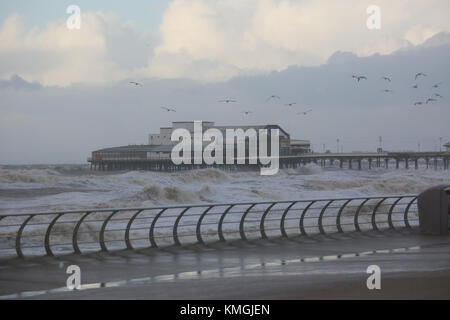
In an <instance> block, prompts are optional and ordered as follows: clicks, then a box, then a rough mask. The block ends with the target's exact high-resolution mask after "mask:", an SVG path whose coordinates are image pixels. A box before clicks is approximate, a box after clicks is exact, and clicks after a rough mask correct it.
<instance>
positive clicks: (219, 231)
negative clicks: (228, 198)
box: [217, 204, 234, 242]
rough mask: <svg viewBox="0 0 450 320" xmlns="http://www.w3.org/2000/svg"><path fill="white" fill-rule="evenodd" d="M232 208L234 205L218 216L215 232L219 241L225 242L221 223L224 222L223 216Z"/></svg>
mask: <svg viewBox="0 0 450 320" xmlns="http://www.w3.org/2000/svg"><path fill="white" fill-rule="evenodd" d="M233 207H234V204H232V205H230V206H229V207H228V208H226V209H225V211H224V212H223V213H222V215H221V216H220V220H219V225H218V226H217V232H218V233H219V239H220V241H223V242H225V241H226V240H225V237H224V236H223V229H222V228H223V221H224V220H225V216H226V215H227V214H228V212H229V211H230V210H231V208H233Z"/></svg>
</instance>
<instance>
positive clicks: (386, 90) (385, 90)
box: [381, 89, 394, 93]
mask: <svg viewBox="0 0 450 320" xmlns="http://www.w3.org/2000/svg"><path fill="white" fill-rule="evenodd" d="M381 91H383V92H391V93H393V92H394V91H392V90H389V89H384V90H381Z"/></svg>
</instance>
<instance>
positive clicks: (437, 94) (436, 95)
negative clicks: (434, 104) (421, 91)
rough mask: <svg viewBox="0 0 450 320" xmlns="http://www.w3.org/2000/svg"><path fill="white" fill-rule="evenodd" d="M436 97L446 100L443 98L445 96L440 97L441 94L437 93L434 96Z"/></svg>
mask: <svg viewBox="0 0 450 320" xmlns="http://www.w3.org/2000/svg"><path fill="white" fill-rule="evenodd" d="M434 96H435V97H438V98H441V99H443V98H444V97H443V96H441V95H440V94H439V93H435V94H434Z"/></svg>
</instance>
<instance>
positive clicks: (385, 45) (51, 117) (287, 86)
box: [0, 0, 450, 163]
mask: <svg viewBox="0 0 450 320" xmlns="http://www.w3.org/2000/svg"><path fill="white" fill-rule="evenodd" d="M72 4H75V5H78V6H79V7H80V9H81V28H80V29H79V30H78V29H75V30H70V29H68V28H67V24H66V22H67V19H68V18H69V16H70V14H67V12H66V9H67V7H68V6H69V5H72ZM373 4H375V5H377V6H378V7H379V8H380V10H381V29H379V30H369V29H368V28H367V24H366V22H367V20H368V18H369V16H370V13H369V14H368V13H367V12H366V10H367V8H368V7H369V6H370V5H373ZM449 9H450V2H448V1H447V0H408V1H406V0H394V1H392V0H376V1H372V0H371V1H338V0H323V1H311V0H298V1H294V0H291V1H288V0H246V1H242V0H215V1H212V0H172V1H165V0H164V1H163V0H158V1H143V0H142V1H141V0H135V1H132V4H130V3H129V2H125V1H119V0H115V1H113V0H109V1H107V0H95V1H88V0H77V1H59V0H58V1H57V0H39V1H38V0H16V1H8V2H6V1H2V3H0V112H1V117H0V148H1V150H2V152H1V153H0V163H24V162H27V163H49V162H50V163H60V162H77V163H81V162H83V161H85V158H86V157H87V156H88V155H89V152H90V151H92V150H93V149H97V148H101V147H108V146H114V145H122V144H130V143H145V142H146V136H147V134H148V133H149V132H150V131H155V129H156V130H157V128H159V127H160V126H167V125H168V124H169V121H170V120H201V119H203V120H213V121H216V122H218V123H220V124H227V123H240V124H247V123H280V124H281V125H283V126H284V127H286V128H287V129H288V130H290V131H291V132H292V133H293V135H294V137H297V138H305V139H310V140H311V141H312V143H313V145H314V148H315V150H316V151H322V149H323V145H324V144H325V148H326V149H335V147H336V146H335V145H336V138H340V139H341V141H344V142H345V143H344V142H343V145H344V146H345V148H346V149H347V151H351V150H373V149H374V148H376V147H377V145H378V136H383V139H384V143H385V147H386V148H390V149H396V150H400V149H402V150H416V149H418V148H419V143H420V148H421V149H422V150H424V149H425V150H435V149H436V148H439V146H438V144H439V140H438V139H439V137H443V139H444V140H450V129H449V122H448V119H450V113H449V108H450V106H449V102H448V101H449V100H447V99H450V91H449V84H450V63H449V62H448V61H449V59H448V54H449V53H450V50H449V46H450V36H449V34H448V33H449V32H450V19H448V12H450V10H449ZM416 72H425V73H426V74H427V77H423V78H421V79H419V80H418V81H419V83H418V84H419V88H418V90H415V89H412V88H411V86H412V85H414V84H416V81H415V79H414V75H415V73H416ZM355 73H356V74H365V75H366V76H368V81H362V82H363V83H360V84H355V82H354V81H353V79H352V78H351V75H352V74H355ZM384 75H389V76H391V77H392V82H391V83H387V82H385V81H383V80H381V77H382V76H384ZM130 80H136V81H141V82H142V83H143V84H144V86H143V87H139V88H137V87H132V86H130V85H129V84H128V81H130ZM441 82H442V84H440V85H439V87H438V88H433V87H432V86H433V85H434V84H437V83H441ZM386 88H388V89H390V90H392V91H393V92H391V93H387V94H386V93H382V90H384V89H386ZM435 93H439V94H441V95H442V96H443V97H444V98H442V99H441V98H439V99H437V100H438V101H436V102H433V103H430V104H428V105H426V106H424V107H414V106H413V103H414V102H416V101H419V100H420V101H422V100H423V101H425V100H426V99H427V98H429V97H431V96H433V94H435ZM272 94H277V95H279V96H281V97H282V101H280V102H273V101H272V102H267V101H266V98H267V97H268V96H270V95H272ZM223 98H234V99H237V100H238V103H237V104H234V105H232V106H230V105H228V106H224V105H220V104H218V103H217V100H218V99H223ZM288 102H297V104H296V105H295V106H293V108H286V107H285V106H284V105H283V104H284V103H288ZM162 105H170V106H174V107H176V108H177V111H178V112H177V114H176V115H175V116H174V115H173V114H165V113H164V112H163V111H162V110H161V109H160V107H161V106H162ZM294 108H296V109H294ZM309 108H312V109H313V112H312V113H311V114H310V115H309V116H308V117H301V116H299V115H297V113H298V112H300V111H303V110H305V109H309ZM244 110H252V111H253V113H252V114H251V115H250V116H248V117H245V116H243V114H242V113H241V112H242V111H244ZM194 118H195V119H194Z"/></svg>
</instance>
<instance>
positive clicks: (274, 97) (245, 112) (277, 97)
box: [129, 81, 313, 116]
mask: <svg viewBox="0 0 450 320" xmlns="http://www.w3.org/2000/svg"><path fill="white" fill-rule="evenodd" d="M129 84H130V85H133V86H136V87H139V86H143V84H142V83H140V82H136V81H129ZM272 99H278V100H281V98H280V97H279V96H277V95H271V96H270V97H268V98H267V99H266V101H267V102H268V101H270V100H272ZM217 102H219V103H226V104H228V103H236V102H238V101H237V100H235V99H228V98H227V99H223V100H218V101H217ZM296 104H297V103H296V102H290V103H286V104H284V105H285V106H287V107H292V106H294V105H296ZM161 109H162V110H164V111H166V112H177V110H176V109H175V108H174V107H161ZM311 111H313V110H312V109H308V110H306V111H301V112H298V113H297V114H298V115H307V114H308V113H310V112H311ZM241 113H242V114H244V115H246V116H248V115H250V114H252V113H253V111H250V110H245V111H242V112H241Z"/></svg>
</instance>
